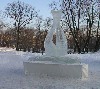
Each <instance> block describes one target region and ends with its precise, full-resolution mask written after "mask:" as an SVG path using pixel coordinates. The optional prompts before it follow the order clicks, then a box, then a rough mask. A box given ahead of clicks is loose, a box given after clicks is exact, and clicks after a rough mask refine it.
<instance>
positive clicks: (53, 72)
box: [23, 61, 88, 79]
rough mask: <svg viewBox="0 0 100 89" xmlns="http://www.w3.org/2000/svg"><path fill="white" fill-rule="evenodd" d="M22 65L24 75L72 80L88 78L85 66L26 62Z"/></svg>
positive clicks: (86, 66)
mask: <svg viewBox="0 0 100 89" xmlns="http://www.w3.org/2000/svg"><path fill="white" fill-rule="evenodd" d="M23 64H24V70H25V74H26V75H30V74H35V75H38V76H41V75H46V76H51V77H65V78H74V79H84V78H87V77H88V65H87V64H77V63H76V64H61V63H53V62H50V61H26V62H24V63H23Z"/></svg>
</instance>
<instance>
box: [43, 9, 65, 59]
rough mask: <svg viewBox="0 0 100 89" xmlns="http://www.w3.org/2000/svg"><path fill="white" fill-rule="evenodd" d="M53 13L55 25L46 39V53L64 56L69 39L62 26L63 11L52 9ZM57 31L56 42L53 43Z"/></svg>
mask: <svg viewBox="0 0 100 89" xmlns="http://www.w3.org/2000/svg"><path fill="white" fill-rule="evenodd" d="M51 13H52V15H53V25H52V27H51V30H50V31H49V32H48V34H47V37H46V39H45V53H46V55H47V56H57V57H58V56H64V55H65V54H66V53H67V39H66V36H65V34H64V31H63V30H62V29H61V26H60V19H61V14H62V11H61V10H58V11H54V10H52V11H51ZM54 32H56V44H54V43H53V41H52V40H53V34H54Z"/></svg>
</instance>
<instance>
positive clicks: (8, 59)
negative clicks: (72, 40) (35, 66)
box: [0, 50, 100, 89]
mask: <svg viewBox="0 0 100 89" xmlns="http://www.w3.org/2000/svg"><path fill="white" fill-rule="evenodd" d="M32 55H33V56H34V55H39V54H31V53H29V54H28V53H24V52H16V51H14V50H9V51H0V89H100V54H99V53H96V54H81V55H78V54H73V56H74V55H75V56H79V57H80V58H81V61H82V62H83V63H88V64H89V78H88V80H69V79H64V78H51V77H44V76H41V77H36V76H32V77H31V76H25V75H24V70H23V61H24V60H27V59H28V58H29V57H30V56H32Z"/></svg>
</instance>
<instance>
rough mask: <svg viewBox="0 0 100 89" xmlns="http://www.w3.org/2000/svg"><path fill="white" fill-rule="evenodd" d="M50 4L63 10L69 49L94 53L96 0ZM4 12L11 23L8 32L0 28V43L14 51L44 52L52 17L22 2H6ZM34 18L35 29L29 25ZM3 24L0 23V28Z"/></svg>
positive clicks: (99, 22)
mask: <svg viewBox="0 0 100 89" xmlns="http://www.w3.org/2000/svg"><path fill="white" fill-rule="evenodd" d="M50 7H51V9H54V10H57V9H59V8H61V9H62V13H63V16H62V19H61V27H62V29H64V32H65V34H66V37H67V39H66V40H68V47H69V49H73V52H78V53H85V52H89V51H92V52H96V51H98V50H99V49H100V2H99V0H93V1H92V0H76V1H75V0H63V2H55V1H54V2H52V3H51V4H50ZM4 13H5V16H6V17H7V18H10V19H12V20H13V22H12V23H11V24H12V25H11V26H12V27H11V28H9V29H10V30H9V31H6V32H5V33H3V32H2V31H1V34H0V38H1V40H0V46H5V45H6V46H8V47H10V46H12V47H13V46H14V47H15V48H16V50H17V51H19V50H23V51H27V50H28V51H33V52H40V51H42V52H44V51H45V48H44V40H45V37H46V35H47V33H48V30H49V29H50V27H51V25H52V18H50V17H47V18H46V19H45V20H43V18H42V17H41V16H39V14H38V11H36V10H35V9H34V8H33V7H32V6H30V5H28V4H25V3H24V2H21V1H17V2H12V3H9V4H8V5H7V7H6V8H5V11H4ZM33 20H35V21H36V22H35V28H29V27H30V26H29V25H30V24H32V22H33ZM4 25H5V24H3V23H0V29H2V28H3V27H4ZM2 26H3V27H2ZM55 35H56V34H54V38H53V41H54V43H55V41H56V39H55V37H56V36H55Z"/></svg>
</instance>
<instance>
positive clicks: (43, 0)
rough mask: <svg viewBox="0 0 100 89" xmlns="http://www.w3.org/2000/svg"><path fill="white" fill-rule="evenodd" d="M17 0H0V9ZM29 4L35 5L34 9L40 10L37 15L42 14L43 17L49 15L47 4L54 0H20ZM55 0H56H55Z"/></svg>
mask: <svg viewBox="0 0 100 89" xmlns="http://www.w3.org/2000/svg"><path fill="white" fill-rule="evenodd" d="M13 1H18V0H0V10H4V9H5V8H6V6H7V4H8V3H11V2H13ZM20 1H22V2H25V3H27V4H30V5H31V6H33V7H35V8H36V10H38V11H39V10H40V12H39V15H41V16H43V18H46V17H49V16H51V14H50V7H49V4H50V3H51V2H52V1H54V0H20ZM56 1H57V0H56Z"/></svg>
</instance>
